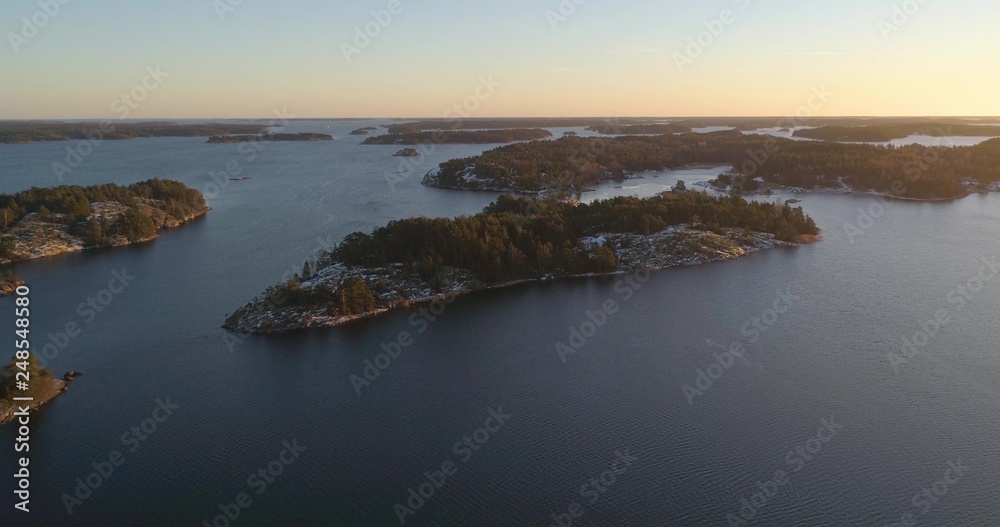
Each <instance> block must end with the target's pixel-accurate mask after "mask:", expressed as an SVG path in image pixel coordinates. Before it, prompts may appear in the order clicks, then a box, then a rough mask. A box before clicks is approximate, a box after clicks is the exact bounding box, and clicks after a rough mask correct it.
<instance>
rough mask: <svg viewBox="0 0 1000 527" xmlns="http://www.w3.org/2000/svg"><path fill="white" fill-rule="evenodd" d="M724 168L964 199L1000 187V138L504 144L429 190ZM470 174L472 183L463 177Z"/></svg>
mask: <svg viewBox="0 0 1000 527" xmlns="http://www.w3.org/2000/svg"><path fill="white" fill-rule="evenodd" d="M693 163H719V164H730V165H732V167H733V170H734V171H736V172H741V173H743V174H744V175H745V176H747V177H762V178H763V179H764V180H765V181H767V182H772V183H777V184H782V185H789V186H796V187H805V188H814V187H821V188H838V187H840V186H841V181H842V182H843V183H844V184H847V185H848V186H850V187H851V188H852V189H854V190H858V191H861V190H875V191H880V192H894V193H897V194H902V195H905V196H907V197H912V198H951V197H959V196H964V195H966V194H967V193H968V191H967V190H966V188H965V187H964V186H963V184H962V179H963V178H974V179H976V180H978V181H979V182H981V183H989V182H995V181H1000V139H992V140H989V141H986V142H984V143H982V144H980V145H977V146H972V147H956V148H949V147H926V146H917V145H911V146H904V147H893V146H881V145H866V144H845V143H829V142H812V141H794V140H789V139H781V138H775V137H771V136H764V135H746V134H742V133H740V132H736V131H729V132H715V133H710V134H682V135H665V136H658V137H650V136H621V137H607V138H579V137H564V138H561V139H559V140H556V141H536V142H531V143H518V144H514V145H507V146H503V147H499V148H495V149H492V150H488V151H486V152H484V153H483V154H482V155H480V156H478V157H473V158H466V159H456V160H451V161H447V162H445V163H442V164H441V166H440V167H439V170H438V171H437V172H436V173H435V174H433V177H430V176H429V177H428V178H426V179H425V181H426V182H427V183H428V184H436V185H439V186H443V187H453V188H468V189H471V190H475V189H476V188H477V186H479V185H482V184H483V183H481V181H488V182H489V186H490V187H494V188H505V189H508V190H512V191H526V192H537V191H543V190H549V189H562V190H568V191H579V190H582V189H585V188H587V187H589V186H591V185H593V184H596V183H601V182H605V181H610V180H616V179H622V178H624V177H625V176H627V175H629V174H632V173H636V172H642V171H646V170H663V169H668V168H679V167H682V166H684V165H688V164H693ZM469 170H472V171H474V173H475V174H476V176H477V179H468V178H463V176H464V175H466V174H468V171H469Z"/></svg>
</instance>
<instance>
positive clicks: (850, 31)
mask: <svg viewBox="0 0 1000 527" xmlns="http://www.w3.org/2000/svg"><path fill="white" fill-rule="evenodd" d="M997 20H1000V2H996V1H991V0H948V1H947V2H945V1H944V0H838V1H837V2H829V1H822V2H821V1H818V0H704V1H691V0H655V1H654V0H505V1H503V2H485V1H481V0H463V1H458V0H452V1H448V0H353V1H351V2H347V1H343V0H341V1H329V0H327V1H320V0H284V1H281V2H278V1H274V0H270V1H266V0H169V1H168V0H146V1H142V2H139V1H131V2H128V1H124V0H40V1H39V0H4V2H2V3H0V32H2V33H3V34H4V42H3V43H0V79H2V83H0V119H107V118H129V119H154V118H268V117H272V116H274V114H275V113H283V114H284V115H285V116H294V117H299V118H306V117H314V118H336V117H373V118H375V117H444V116H449V117H450V116H453V115H455V114H461V115H465V116H472V117H524V116H560V117H561V116H623V117H624V116H784V115H792V114H795V113H796V112H803V113H809V114H810V115H822V116H836V115H850V116H876V115H920V116H998V115H1000V47H998V46H997V44H998V43H1000V38H998V30H997V29H996V22H997ZM816 93H822V94H824V96H823V97H816V96H814V94H816ZM449 112H451V113H449Z"/></svg>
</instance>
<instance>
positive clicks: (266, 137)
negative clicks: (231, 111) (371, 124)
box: [208, 132, 367, 143]
mask: <svg viewBox="0 0 1000 527" xmlns="http://www.w3.org/2000/svg"><path fill="white" fill-rule="evenodd" d="M366 133H367V132H366ZM258 141H333V136H332V135H329V134H311V133H300V134H263V135H213V136H212V137H209V138H208V142H209V143H255V142H258Z"/></svg>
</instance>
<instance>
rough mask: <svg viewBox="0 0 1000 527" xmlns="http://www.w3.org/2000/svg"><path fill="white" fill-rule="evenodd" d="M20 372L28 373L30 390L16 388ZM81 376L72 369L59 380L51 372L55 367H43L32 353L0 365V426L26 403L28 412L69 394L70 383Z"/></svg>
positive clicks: (7, 421)
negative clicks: (27, 399) (18, 398)
mask: <svg viewBox="0 0 1000 527" xmlns="http://www.w3.org/2000/svg"><path fill="white" fill-rule="evenodd" d="M19 372H24V373H27V374H28V385H29V390H28V391H21V390H18V389H17V380H18V379H17V374H18V373H19ZM79 375H80V373H79V372H75V371H71V372H69V373H67V374H66V375H65V376H64V377H63V378H62V379H58V378H56V377H54V376H53V375H52V370H49V369H46V368H43V367H42V366H41V364H39V362H38V359H37V358H35V356H34V355H29V356H28V360H26V361H19V360H17V359H16V358H15V359H13V360H12V361H11V362H10V363H9V364H7V365H5V366H4V367H3V368H0V425H4V424H7V423H9V422H11V421H13V420H14V418H15V417H16V413H17V411H18V407H19V406H20V407H24V406H27V407H28V410H29V411H33V410H37V409H38V407H40V406H42V405H43V404H45V403H48V402H49V401H51V400H52V399H55V398H56V397H58V396H60V395H62V394H64V393H66V390H68V389H69V383H70V382H72V381H73V379H75V378H76V377H78V376H79ZM15 397H31V398H32V399H33V400H32V401H30V402H22V401H15V400H14V398H15Z"/></svg>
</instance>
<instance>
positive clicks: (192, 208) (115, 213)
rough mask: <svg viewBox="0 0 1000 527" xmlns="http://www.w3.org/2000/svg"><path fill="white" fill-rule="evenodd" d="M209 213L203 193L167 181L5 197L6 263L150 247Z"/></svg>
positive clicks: (1, 258)
mask: <svg viewBox="0 0 1000 527" xmlns="http://www.w3.org/2000/svg"><path fill="white" fill-rule="evenodd" d="M208 210H209V207H208V205H207V204H206V203H205V197H204V196H203V195H202V194H201V192H198V191H197V190H194V189H191V188H188V187H186V186H185V185H184V184H182V183H178V182H176V181H169V180H163V179H151V180H148V181H143V182H141V183H135V184H133V185H129V186H121V185H114V184H107V185H94V186H90V187H80V186H76V185H72V186H71V185H63V186H59V187H54V188H31V189H28V190H24V191H21V192H18V193H17V194H14V195H9V194H2V195H0V263H10V262H16V261H21V260H30V259H34V258H42V257H45V256H52V255H56V254H61V253H66V252H72V251H80V250H84V249H91V248H96V247H107V246H121V245H129V244H133V243H139V242H145V241H149V240H152V239H154V238H156V237H157V236H159V233H160V230H162V229H165V228H171V227H177V226H179V225H181V224H183V223H185V222H187V221H190V220H192V219H194V218H197V217H199V216H201V215H203V214H205V213H206V212H208Z"/></svg>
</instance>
